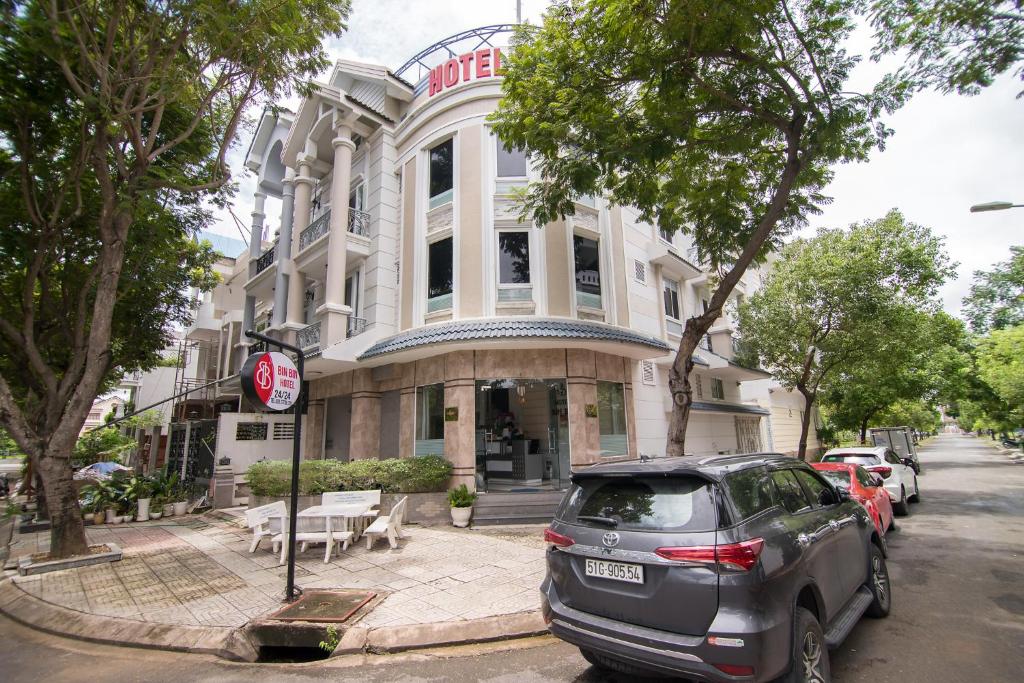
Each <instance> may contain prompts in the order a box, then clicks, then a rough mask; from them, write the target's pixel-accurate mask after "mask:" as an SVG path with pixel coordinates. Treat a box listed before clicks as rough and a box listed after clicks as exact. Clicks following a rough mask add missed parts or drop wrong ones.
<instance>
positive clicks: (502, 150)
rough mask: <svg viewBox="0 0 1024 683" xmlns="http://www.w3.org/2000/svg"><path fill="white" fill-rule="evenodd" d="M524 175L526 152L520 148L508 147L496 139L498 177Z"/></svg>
mask: <svg viewBox="0 0 1024 683" xmlns="http://www.w3.org/2000/svg"><path fill="white" fill-rule="evenodd" d="M525 175H526V154H525V153H523V150H521V149H509V148H508V147H506V146H505V143H503V142H502V141H501V140H498V177H499V178H520V177H522V176H525Z"/></svg>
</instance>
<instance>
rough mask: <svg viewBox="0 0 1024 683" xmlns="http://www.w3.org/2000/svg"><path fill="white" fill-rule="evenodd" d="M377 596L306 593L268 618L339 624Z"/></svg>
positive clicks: (360, 593)
mask: <svg viewBox="0 0 1024 683" xmlns="http://www.w3.org/2000/svg"><path fill="white" fill-rule="evenodd" d="M376 596H377V594H376V593H371V592H370V591H354V590H345V591H308V592H306V593H303V595H302V597H301V598H299V599H298V600H296V601H295V602H293V603H291V604H290V605H288V606H287V607H285V608H284V609H282V610H279V611H277V612H275V613H274V614H273V615H271V616H270V618H271V619H274V620H276V621H319V622H325V623H334V624H337V623H341V622H343V621H346V620H347V619H348V618H349V617H351V616H352V615H353V614H355V613H356V612H357V611H359V608H360V607H362V606H363V605H365V604H366V603H368V602H370V600H373V599H374V598H375V597H376Z"/></svg>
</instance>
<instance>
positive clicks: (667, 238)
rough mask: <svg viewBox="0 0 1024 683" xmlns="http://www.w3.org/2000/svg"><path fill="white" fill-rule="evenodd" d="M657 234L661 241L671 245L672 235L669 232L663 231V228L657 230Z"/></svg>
mask: <svg viewBox="0 0 1024 683" xmlns="http://www.w3.org/2000/svg"><path fill="white" fill-rule="evenodd" d="M658 234H659V235H660V236H661V239H663V240H665V241H666V242H668V243H669V244H672V233H671V232H669V231H668V230H665V229H664V228H658Z"/></svg>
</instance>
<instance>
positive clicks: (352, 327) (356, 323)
mask: <svg viewBox="0 0 1024 683" xmlns="http://www.w3.org/2000/svg"><path fill="white" fill-rule="evenodd" d="M367 327H368V325H367V322H366V319H365V318H355V317H352V316H349V319H348V331H347V332H346V333H345V336H346V337H347V338H352V337H355V336H357V335H360V334H362V333H363V332H365V331H366V328H367Z"/></svg>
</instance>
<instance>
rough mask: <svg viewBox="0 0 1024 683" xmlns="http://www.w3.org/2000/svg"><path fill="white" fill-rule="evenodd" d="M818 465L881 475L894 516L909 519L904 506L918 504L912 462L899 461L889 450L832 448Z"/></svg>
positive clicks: (919, 496)
mask: <svg viewBox="0 0 1024 683" xmlns="http://www.w3.org/2000/svg"><path fill="white" fill-rule="evenodd" d="M821 461H822V462H849V463H855V464H857V465H861V466H863V467H864V469H866V470H867V471H868V472H874V473H876V474H879V475H881V477H882V480H883V481H882V483H883V485H884V486H885V491H886V493H888V494H889V500H891V501H892V509H893V511H894V512H895V513H896V514H897V515H900V516H904V515H909V514H910V507H909V506H908V505H907V503H908V502H913V503H917V502H918V501H920V500H921V490H920V489H919V488H918V486H917V473H916V472H914V467H913V461H912V460H910V458H907V459H905V460H901V459H900V457H899V456H898V455H896V453H895V452H894V451H893V450H892V449H891V448H886V447H885V446H868V447H864V448H833V449H832V450H830V451H828V452H827V453H825V455H824V456H823V457H822V458H821Z"/></svg>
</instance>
